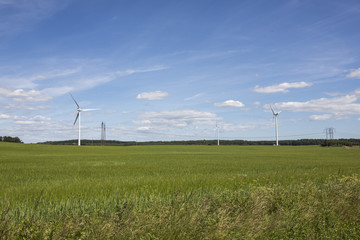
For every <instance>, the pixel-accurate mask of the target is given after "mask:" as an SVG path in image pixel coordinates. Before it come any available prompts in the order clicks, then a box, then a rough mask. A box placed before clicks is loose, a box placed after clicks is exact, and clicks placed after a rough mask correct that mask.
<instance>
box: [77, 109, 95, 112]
mask: <svg viewBox="0 0 360 240" xmlns="http://www.w3.org/2000/svg"><path fill="white" fill-rule="evenodd" d="M96 110H99V109H97V108H89V109H81V111H82V112H88V111H96Z"/></svg>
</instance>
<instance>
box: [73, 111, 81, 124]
mask: <svg viewBox="0 0 360 240" xmlns="http://www.w3.org/2000/svg"><path fill="white" fill-rule="evenodd" d="M79 114H80V112H78V114H77V115H76V118H75V121H74V125H75V123H76V121H77V120H78V118H79Z"/></svg>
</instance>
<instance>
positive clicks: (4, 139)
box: [0, 136, 23, 143]
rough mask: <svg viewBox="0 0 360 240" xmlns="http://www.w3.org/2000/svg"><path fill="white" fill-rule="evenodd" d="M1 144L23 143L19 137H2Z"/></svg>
mask: <svg viewBox="0 0 360 240" xmlns="http://www.w3.org/2000/svg"><path fill="white" fill-rule="evenodd" d="M0 142H12V143H23V142H22V141H21V140H20V138H19V137H10V136H0Z"/></svg>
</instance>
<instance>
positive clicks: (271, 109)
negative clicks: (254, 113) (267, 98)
mask: <svg viewBox="0 0 360 240" xmlns="http://www.w3.org/2000/svg"><path fill="white" fill-rule="evenodd" d="M270 108H271V111H272V113H273V114H274V115H275V112H274V109H273V107H272V106H271V105H270Z"/></svg>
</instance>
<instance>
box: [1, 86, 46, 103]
mask: <svg viewBox="0 0 360 240" xmlns="http://www.w3.org/2000/svg"><path fill="white" fill-rule="evenodd" d="M0 96H3V97H6V98H11V99H12V100H13V101H15V102H44V101H48V100H50V99H51V97H48V96H45V95H43V94H42V93H41V92H39V91H36V90H28V91H26V90H23V89H16V90H10V89H7V88H2V87H0Z"/></svg>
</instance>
